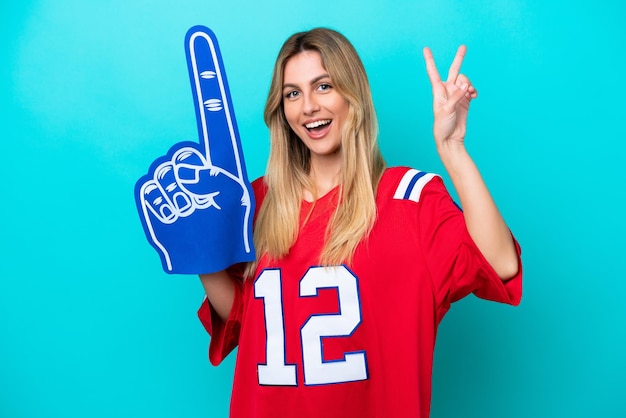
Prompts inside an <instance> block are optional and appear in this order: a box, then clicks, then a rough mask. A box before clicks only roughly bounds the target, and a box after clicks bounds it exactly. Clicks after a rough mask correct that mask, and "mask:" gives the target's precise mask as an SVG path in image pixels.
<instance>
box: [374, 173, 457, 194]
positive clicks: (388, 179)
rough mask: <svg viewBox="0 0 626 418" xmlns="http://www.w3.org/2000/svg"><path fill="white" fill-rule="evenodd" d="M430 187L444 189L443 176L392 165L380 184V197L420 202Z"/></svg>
mask: <svg viewBox="0 0 626 418" xmlns="http://www.w3.org/2000/svg"><path fill="white" fill-rule="evenodd" d="M428 189H443V190H445V187H444V185H443V181H442V179H441V176H440V175H438V174H436V173H429V172H427V171H421V170H417V169H415V168H411V167H390V168H388V169H386V170H385V172H384V173H383V176H382V178H381V180H380V184H379V186H378V193H377V194H378V198H379V199H383V200H389V199H391V200H396V201H397V200H400V201H412V202H415V203H419V202H420V200H421V199H422V196H423V195H424V191H425V190H428Z"/></svg>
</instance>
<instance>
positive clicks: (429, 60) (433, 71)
mask: <svg viewBox="0 0 626 418" xmlns="http://www.w3.org/2000/svg"><path fill="white" fill-rule="evenodd" d="M423 53H424V61H426V72H427V73H428V78H430V83H431V84H433V85H434V84H435V83H438V82H440V81H441V77H440V76H439V71H437V66H436V65H435V59H434V58H433V53H432V51H431V50H430V48H429V47H424V50H423Z"/></svg>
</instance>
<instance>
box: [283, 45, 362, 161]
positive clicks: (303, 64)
mask: <svg viewBox="0 0 626 418" xmlns="http://www.w3.org/2000/svg"><path fill="white" fill-rule="evenodd" d="M349 108H350V105H349V104H348V102H347V101H346V99H344V98H343V97H342V96H341V95H340V94H339V92H337V90H336V89H335V88H334V86H333V82H332V80H331V79H330V76H329V74H328V72H327V71H326V69H325V68H324V65H323V64H322V57H321V56H320V54H319V52H317V51H308V50H307V51H303V52H300V53H298V54H297V55H294V56H293V57H291V58H290V59H289V60H288V61H287V63H286V64H285V70H284V78H283V110H284V112H285V118H286V119H287V122H288V123H289V126H290V127H291V129H292V130H293V131H294V132H295V134H296V135H297V136H298V138H300V140H301V141H302V142H303V143H304V145H306V147H307V148H308V149H309V151H310V152H311V167H312V168H314V167H315V166H318V165H319V164H322V165H328V164H331V165H337V167H339V166H340V165H341V130H342V127H343V125H344V122H345V120H346V117H347V115H348V111H349Z"/></svg>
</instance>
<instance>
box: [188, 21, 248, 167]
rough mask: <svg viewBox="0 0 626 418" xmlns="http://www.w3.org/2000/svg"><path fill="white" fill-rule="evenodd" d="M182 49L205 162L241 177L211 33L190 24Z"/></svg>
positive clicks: (228, 104)
mask: <svg viewBox="0 0 626 418" xmlns="http://www.w3.org/2000/svg"><path fill="white" fill-rule="evenodd" d="M185 52H186V54H187V67H188V69H189V80H190V82H191V90H192V93H193V98H194V106H195V109H196V123H197V125H198V135H199V137H200V144H201V145H202V146H203V147H204V154H205V156H206V161H207V162H208V164H209V165H211V166H215V167H219V168H222V169H224V170H226V171H228V172H230V173H232V174H233V175H235V176H236V177H238V178H239V179H243V178H244V174H245V173H244V170H245V169H244V168H243V165H242V154H243V153H242V151H241V141H240V139H239V131H238V129H237V121H236V119H235V113H234V111H233V106H232V100H231V97H230V90H229V88H228V82H227V80H226V72H225V70H224V64H223V62H222V55H221V53H220V50H219V46H218V44H217V38H216V37H215V34H214V33H213V32H212V31H211V30H210V29H209V28H206V27H204V26H194V27H193V28H191V29H190V30H189V31H188V32H187V36H186V37H185Z"/></svg>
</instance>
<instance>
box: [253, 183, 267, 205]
mask: <svg viewBox="0 0 626 418" xmlns="http://www.w3.org/2000/svg"><path fill="white" fill-rule="evenodd" d="M251 184H252V191H253V193H254V199H255V201H256V207H257V209H258V208H260V207H261V204H262V203H263V200H264V199H265V195H266V194H267V183H265V177H264V176H261V177H259V178H257V179H256V180H254V181H253V182H252V183H251Z"/></svg>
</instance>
